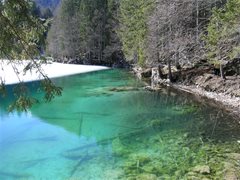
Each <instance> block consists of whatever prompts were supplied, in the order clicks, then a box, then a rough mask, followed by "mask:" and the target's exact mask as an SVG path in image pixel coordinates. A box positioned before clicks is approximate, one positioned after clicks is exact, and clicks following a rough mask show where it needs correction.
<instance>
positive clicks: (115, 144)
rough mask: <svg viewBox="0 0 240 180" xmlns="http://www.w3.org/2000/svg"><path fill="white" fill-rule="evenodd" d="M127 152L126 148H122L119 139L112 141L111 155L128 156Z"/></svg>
mask: <svg viewBox="0 0 240 180" xmlns="http://www.w3.org/2000/svg"><path fill="white" fill-rule="evenodd" d="M129 152H130V151H129V150H128V148H127V147H126V146H124V145H123V144H122V142H121V140H120V138H116V139H114V140H113V141H112V153H113V154H114V155H116V156H121V157H123V156H128V154H129Z"/></svg>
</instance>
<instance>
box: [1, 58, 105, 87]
mask: <svg viewBox="0 0 240 180" xmlns="http://www.w3.org/2000/svg"><path fill="white" fill-rule="evenodd" d="M29 63H30V61H14V62H10V61H8V60H0V80H2V81H3V82H4V83H5V84H7V85H9V84H16V83H19V81H23V82H29V81H36V80H39V79H43V77H42V75H41V74H40V73H39V72H38V71H37V68H33V69H32V70H31V71H27V72H26V73H24V71H23V70H24V68H25V67H26V66H27V65H28V64H29ZM41 69H42V71H43V73H44V74H45V75H47V76H48V77H49V78H56V77H62V76H67V75H74V74H81V73H87V72H92V71H99V70H105V69H108V68H107V67H104V66H91V65H73V64H61V63H55V62H53V63H50V64H43V65H42V66H41Z"/></svg>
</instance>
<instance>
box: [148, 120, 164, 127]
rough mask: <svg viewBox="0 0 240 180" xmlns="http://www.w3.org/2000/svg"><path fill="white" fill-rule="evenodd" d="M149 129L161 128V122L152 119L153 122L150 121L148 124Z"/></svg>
mask: <svg viewBox="0 0 240 180" xmlns="http://www.w3.org/2000/svg"><path fill="white" fill-rule="evenodd" d="M149 125H150V127H152V128H153V129H158V128H160V127H161V125H162V120H160V119H154V120H151V121H150V123H149Z"/></svg>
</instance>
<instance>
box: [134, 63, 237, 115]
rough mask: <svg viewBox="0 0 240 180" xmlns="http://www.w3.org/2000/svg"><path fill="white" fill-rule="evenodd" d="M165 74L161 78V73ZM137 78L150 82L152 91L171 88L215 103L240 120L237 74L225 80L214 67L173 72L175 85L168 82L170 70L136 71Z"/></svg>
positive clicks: (149, 69) (148, 87) (191, 68)
mask: <svg viewBox="0 0 240 180" xmlns="http://www.w3.org/2000/svg"><path fill="white" fill-rule="evenodd" d="M159 71H161V77H160V73H159ZM133 72H134V74H136V76H137V77H138V78H140V79H143V80H145V81H146V82H148V84H149V86H147V89H149V90H159V89H161V88H162V87H164V86H171V87H173V88H175V89H180V90H183V91H185V92H188V93H191V94H194V95H197V96H199V97H201V98H207V99H210V100H213V103H212V104H213V105H216V106H217V107H222V108H224V109H226V110H227V111H228V112H229V113H231V114H233V115H234V116H236V117H237V118H240V75H238V74H234V75H232V76H226V79H221V77H220V76H218V75H215V74H214V69H213V68H211V67H199V68H193V67H190V68H184V69H181V70H177V69H175V68H173V69H172V72H173V77H174V81H175V82H174V83H172V82H170V81H169V80H168V79H167V73H168V70H167V67H163V68H161V69H159V67H157V68H156V67H154V68H147V69H144V68H133Z"/></svg>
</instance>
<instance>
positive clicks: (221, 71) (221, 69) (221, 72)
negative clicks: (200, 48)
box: [220, 63, 226, 79]
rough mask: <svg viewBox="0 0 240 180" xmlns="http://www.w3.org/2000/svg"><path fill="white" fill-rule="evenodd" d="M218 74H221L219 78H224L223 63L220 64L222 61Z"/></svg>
mask: <svg viewBox="0 0 240 180" xmlns="http://www.w3.org/2000/svg"><path fill="white" fill-rule="evenodd" d="M220 74H221V78H222V79H226V77H225V74H224V70H223V64H222V63H220Z"/></svg>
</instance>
